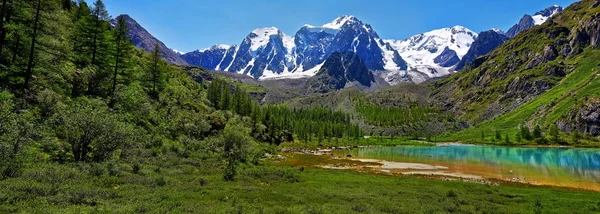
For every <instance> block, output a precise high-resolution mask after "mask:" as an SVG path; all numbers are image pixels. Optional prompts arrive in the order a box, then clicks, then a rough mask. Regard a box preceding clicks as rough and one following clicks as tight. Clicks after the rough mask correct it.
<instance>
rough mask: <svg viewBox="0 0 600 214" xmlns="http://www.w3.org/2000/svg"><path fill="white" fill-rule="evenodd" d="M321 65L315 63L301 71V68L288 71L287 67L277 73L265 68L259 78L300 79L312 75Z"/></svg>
mask: <svg viewBox="0 0 600 214" xmlns="http://www.w3.org/2000/svg"><path fill="white" fill-rule="evenodd" d="M321 67H323V64H320V65H317V66H315V67H314V68H311V69H308V70H306V71H302V69H301V68H300V69H296V70H294V71H288V70H287V68H286V70H285V71H284V72H282V73H280V74H277V73H275V72H273V71H270V70H265V71H264V72H263V75H262V76H261V77H260V78H259V80H274V79H302V78H308V77H312V76H314V75H315V74H317V72H319V70H320V69H321Z"/></svg>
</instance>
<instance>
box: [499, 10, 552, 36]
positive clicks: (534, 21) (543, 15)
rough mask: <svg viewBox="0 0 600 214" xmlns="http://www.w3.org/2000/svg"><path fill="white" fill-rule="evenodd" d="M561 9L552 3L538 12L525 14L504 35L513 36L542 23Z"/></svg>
mask: <svg viewBox="0 0 600 214" xmlns="http://www.w3.org/2000/svg"><path fill="white" fill-rule="evenodd" d="M562 11H563V8H562V7H561V6H558V5H553V6H551V7H548V8H546V9H544V10H542V11H540V12H537V13H535V14H534V15H533V16H532V15H528V14H525V15H524V16H523V18H521V20H520V21H519V23H518V24H516V25H514V26H513V27H512V28H510V29H509V30H508V31H507V32H506V36H508V37H509V38H513V37H515V36H517V34H519V33H521V32H523V31H525V30H528V29H529V28H532V27H534V26H536V25H541V24H544V22H546V21H547V20H548V19H549V18H550V17H552V16H554V15H556V14H558V13H560V12H562Z"/></svg>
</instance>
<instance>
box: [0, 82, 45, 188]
mask: <svg viewBox="0 0 600 214" xmlns="http://www.w3.org/2000/svg"><path fill="white" fill-rule="evenodd" d="M11 98H12V95H10V94H8V93H4V92H0V179H4V178H9V177H16V176H17V175H18V174H19V173H20V172H21V169H22V166H23V161H24V159H25V157H24V156H25V154H24V148H25V146H26V145H27V144H29V143H30V142H31V141H32V140H31V138H32V136H33V135H34V133H36V132H37V131H36V130H35V128H36V127H34V126H33V123H32V121H34V116H33V114H32V113H31V112H27V111H24V112H21V113H20V114H17V113H15V109H14V106H13V104H12V103H11Z"/></svg>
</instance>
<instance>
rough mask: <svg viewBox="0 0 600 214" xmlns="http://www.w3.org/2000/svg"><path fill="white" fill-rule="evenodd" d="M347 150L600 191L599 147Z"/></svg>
mask: <svg viewBox="0 0 600 214" xmlns="http://www.w3.org/2000/svg"><path fill="white" fill-rule="evenodd" d="M342 153H344V152H342ZM345 153H347V154H351V155H352V156H353V157H355V158H358V159H376V160H385V161H393V162H402V163H422V164H429V165H433V166H442V168H443V170H440V169H433V170H432V169H429V170H411V169H404V170H400V171H402V172H404V173H405V174H427V173H431V174H462V175H473V176H477V177H481V178H493V179H501V180H511V181H518V182H525V183H532V184H538V185H553V186H563V187H575V188H583V189H590V190H596V191H600V150H599V149H585V148H522V147H499V146H478V145H444V146H432V147H420V146H413V147H370V148H360V149H356V150H352V151H346V152H345ZM344 155H345V154H344Z"/></svg>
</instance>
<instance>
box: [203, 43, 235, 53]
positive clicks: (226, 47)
mask: <svg viewBox="0 0 600 214" xmlns="http://www.w3.org/2000/svg"><path fill="white" fill-rule="evenodd" d="M230 47H231V45H223V44H220V45H213V46H211V47H210V48H204V49H202V50H198V51H199V52H200V53H203V52H206V51H214V50H227V49H229V48H230Z"/></svg>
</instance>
